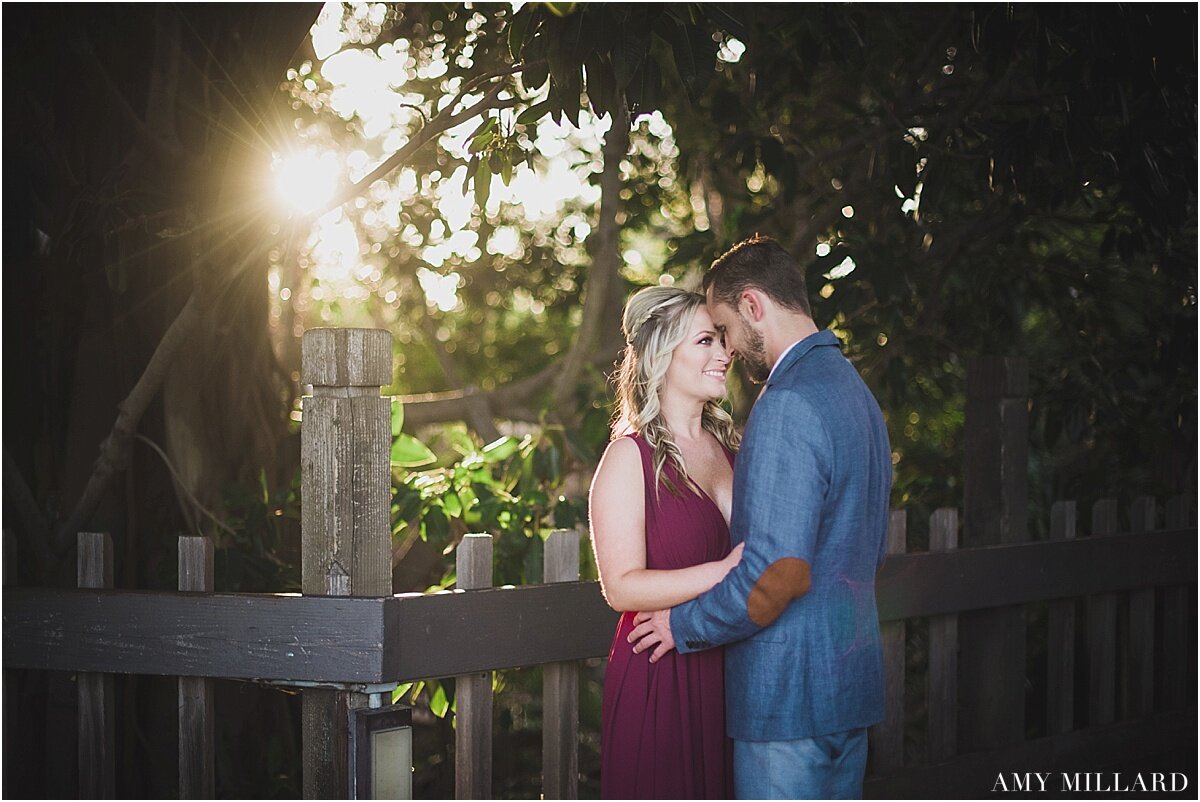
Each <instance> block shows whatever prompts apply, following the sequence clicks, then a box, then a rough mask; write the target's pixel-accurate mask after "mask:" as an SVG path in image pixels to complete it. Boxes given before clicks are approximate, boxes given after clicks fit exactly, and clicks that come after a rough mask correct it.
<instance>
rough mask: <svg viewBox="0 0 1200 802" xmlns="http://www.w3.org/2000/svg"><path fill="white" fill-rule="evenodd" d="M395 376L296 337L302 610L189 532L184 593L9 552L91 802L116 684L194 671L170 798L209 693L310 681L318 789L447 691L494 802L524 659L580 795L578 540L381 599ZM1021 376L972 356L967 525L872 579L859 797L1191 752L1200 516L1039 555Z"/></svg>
mask: <svg viewBox="0 0 1200 802" xmlns="http://www.w3.org/2000/svg"><path fill="white" fill-rule="evenodd" d="M391 362H392V350H391V340H390V336H389V335H388V334H387V332H383V331H378V330H364V329H318V330H312V331H308V332H306V333H305V335H304V342H303V366H302V375H303V377H304V379H303V381H304V382H305V383H306V384H309V385H311V386H312V392H311V394H310V395H307V396H306V397H305V398H304V400H303V426H302V430H301V470H302V485H303V499H304V504H303V508H302V510H301V541H302V590H303V595H283V594H280V595H270V594H262V595H248V594H221V593H212V592H210V591H211V589H212V587H213V585H212V545H211V543H209V542H208V540H207V539H205V538H198V537H183V538H180V552H179V554H180V559H179V581H178V592H175V593H150V592H139V591H131V590H114V589H112V577H113V565H112V546H111V541H110V540H109V538H108V536H107V535H103V534H96V533H81V534H80V536H79V575H78V588H77V589H72V590H60V589H40V588H15V587H11V586H10V584H9V583H8V578H9V573H10V572H9V570H8V569H9V567H10V566H12V565H13V564H14V560H15V554H14V552H13V550H12V548H11V544H10V538H9V537H8V536H6V537H5V543H4V549H5V560H4V564H5V568H6V572H5V573H6V582H5V587H4V594H3V595H4V598H3V604H4V607H3V646H4V651H3V665H4V668H5V669H11V668H21V669H34V670H58V671H70V672H74V673H75V674H76V679H77V682H76V687H77V711H78V716H77V718H78V726H79V744H78V751H79V762H80V772H79V777H80V786H79V795H80V796H81V797H85V798H105V797H112V796H113V795H114V790H115V786H114V765H115V764H114V761H115V755H114V753H115V740H114V738H113V724H114V720H115V719H114V716H115V711H114V702H115V698H114V694H113V675H114V674H158V675H166V676H176V677H178V678H179V679H178V684H179V782H180V787H179V795H180V797H181V798H210V797H212V796H213V793H214V790H215V789H214V784H213V777H214V770H213V764H214V760H215V750H214V748H213V726H212V724H213V717H214V715H217V714H219V711H214V709H213V702H212V694H211V680H212V679H213V678H233V679H246V680H249V679H256V680H268V681H273V682H276V683H279V684H283V685H293V686H296V687H300V688H302V692H303V698H302V729H303V741H302V747H301V748H302V751H303V755H302V762H303V766H304V778H303V783H304V796H305V797H306V798H339V797H345V796H346V795H347V794H348V793H349V782H348V780H349V773H348V769H349V765H348V760H349V756H348V750H347V740H348V738H347V736H348V719H349V715H348V714H349V711H350V710H351V709H354V708H360V707H366V706H376V705H378V704H380V703H382V702H383V701H384V699H385V697H386V694H387V691H388V690H390V689H391V688H393V687H395V685H396V684H397V683H399V682H404V681H408V680H415V679H424V678H433V677H448V676H453V677H455V678H456V713H455V714H456V727H455V731H456V732H455V735H456V749H455V764H456V765H455V778H456V779H455V781H456V796H457V797H458V798H486V797H491V796H493V795H494V791H493V785H492V771H491V765H492V764H491V752H492V737H491V735H492V722H493V715H492V690H491V689H492V683H491V678H490V677H489V676H488V672H490V671H494V670H497V669H503V668H516V667H523V666H530V665H543V666H544V669H543V670H544V682H543V712H544V728H543V767H542V768H543V795H544V797H545V798H547V799H555V798H574V797H576V796H577V794H578V782H579V773H578V739H579V732H578V707H579V682H578V677H579V661H580V660H584V659H589V658H596V657H602V656H604V655H605V654H607V651H608V647H609V642H610V639H611V636H612V632H613V629H614V627H615V623H616V614H615V613H613V612H612V611H611V610H609V609H608V607H607V606H606V605H605V603H604V601H603V599H602V598H601V596H600V591H599V588H598V586H597V585H596V584H595V583H586V582H579V581H578V579H579V562H580V561H579V551H580V541H581V537H582V533H580V532H575V531H569V530H560V531H557V532H554V533H552V534H551V535H550V537H549V539H548V540H547V542H546V548H545V566H544V569H545V570H544V576H545V577H546V579H547V581H548V582H549V584H546V585H538V586H530V587H520V588H493V587H492V585H493V577H492V542H491V540H492V539H491V537H490V536H488V535H468V536H466V537H465V538H464V540H463V542H462V543H461V545H460V546H459V549H458V554H457V565H458V580H459V582H458V586H459V589H460V590H457V591H455V592H445V593H437V594H430V595H402V596H389V595H388V594H389V592H390V590H391V582H390V564H391V563H390V558H391V551H390V545H391V530H390V521H389V500H390V499H389V491H390V482H391V471H390V467H389V463H388V427H389V420H390V418H389V408H388V402H387V400H386V399H383V398H381V397H380V388H381V387H382V386H383V385H386V384H389V383H390V381H391ZM1027 373H1028V370H1027V366H1026V363H1025V362H1024V361H1023V360H1020V359H1012V358H998V357H997V358H991V357H989V358H978V359H975V360H972V361H970V362H969V363H968V371H967V397H968V400H967V408H966V415H967V417H966V432H965V434H966V436H965V451H966V453H965V454H964V483H963V487H964V499H965V506H964V509H963V514H962V526H961V527H960V524H959V512H958V511H957V510H953V509H943V510H938V511H937V512H935V513H934V514H933V516H931V518H930V521H929V539H928V542H929V544H930V547H929V550H928V551H927V552H924V553H913V552H909V550H908V546H907V544H908V527H909V521H908V519H907V515H906V513H905V512H904V511H903V510H898V511H894V512H893V513H892V515H891V519H890V529H889V543H888V548H889V552H890V556H889V558H888V560H887V562H886V563H885V564H884V567H883V569H882V570H881V572H880V574H879V576H878V579H877V594H878V605H879V613H880V618H881V621H882V622H883V623H882V637H883V648H884V654H885V660H886V664H887V671H886V677H887V717H886V719H885V720H884V721H883V722H881V723H880V724H879V725H877V726H875V727H873V728H872V731H871V764H870V766H869V774H868V783H867V787H866V791H867V794H868V795H872V796H883V797H896V798H900V797H912V796H917V797H946V798H949V797H954V798H977V797H983V796H985V795H988V794H991V793H992V792H993V790H994V787H995V781H996V778H997V772H1008V773H1009V774H1010V775H1011V773H1012V772H1029V771H1053V770H1057V769H1063V770H1066V769H1068V768H1073V769H1074V770H1075V771H1083V772H1094V771H1099V770H1101V768H1103V767H1105V766H1109V765H1116V764H1115V763H1114V762H1113V761H1116V760H1118V759H1124V760H1126V761H1132V763H1131V765H1149V763H1139V762H1138V761H1152V760H1153V759H1155V758H1157V757H1158V756H1161V755H1162V754H1163V753H1164V752H1167V751H1170V750H1171V749H1175V750H1178V749H1179V747H1180V744H1183V745H1184V748H1185V753H1186V747H1187V744H1188V743H1189V742H1190V743H1191V744H1194V743H1195V733H1196V709H1195V690H1196V687H1195V676H1196V674H1195V657H1196V642H1195V633H1196V599H1195V592H1196V518H1195V500H1194V499H1191V498H1174V499H1171V500H1170V501H1168V502H1167V504H1166V505H1165V507H1164V508H1163V509H1161V510H1160V508H1159V507H1158V505H1157V503H1156V502H1155V500H1154V499H1150V498H1139V499H1137V500H1136V501H1135V502H1134V503H1133V505H1132V506H1131V507H1130V508H1129V509H1128V510H1127V515H1126V516H1125V518H1124V519H1123V520H1126V521H1128V522H1129V524H1128V525H1127V526H1125V527H1124V528H1125V530H1126V531H1124V532H1121V531H1120V530H1121V529H1122V525H1121V524H1120V523H1119V520H1121V519H1120V518H1119V516H1118V512H1119V510H1118V507H1117V503H1116V502H1115V501H1111V500H1105V501H1101V502H1098V503H1096V504H1095V505H1094V507H1093V509H1092V510H1091V514H1090V518H1089V521H1088V523H1087V525H1085V526H1082V527H1077V525H1076V517H1077V516H1076V510H1075V504H1074V503H1073V502H1059V503H1058V504H1056V505H1054V508H1053V510H1052V512H1051V521H1050V529H1049V532H1050V538H1049V540H1044V541H1038V542H1030V541H1029V527H1028V521H1027V516H1028V507H1029V505H1028V489H1027V487H1026V483H1027V478H1026V477H1027V467H1028V452H1027V442H1028V425H1027V413H1028V403H1027V398H1026V396H1027V395H1028V390H1027V388H1028V375H1027ZM1160 513H1161V514H1160ZM1077 528H1078V529H1079V530H1080V531H1079V532H1078V533H1077V532H1076V529H1077ZM960 529H961V533H960ZM1077 535H1078V536H1077ZM960 538H961V542H960ZM1029 644H1035V645H1037V644H1040V646H1039V647H1038V648H1040V649H1041V650H1042V651H1044V653H1045V654H1044V660H1042V661H1041V662H1038V661H1036V660H1034V661H1031V660H1028V659H1027V654H1037V653H1038V652H1037V651H1036V649H1034V650H1031V649H1029V648H1027V646H1028V645H1029ZM914 658H915V659H914ZM922 658H923V659H924V662H923V663H922ZM1031 666H1033V667H1032V668H1031ZM1039 666H1041V667H1039ZM910 667H911V668H912V670H913V671H918V672H920V673H919V674H914V675H913V676H911V677H906V672H907V671H909V670H910ZM1031 672H1034V673H1041V674H1042V676H1032V675H1031ZM917 679H920V680H921V681H920V682H916V681H914V680H917ZM10 680H11V676H10V675H9V673H8V672H6V675H5V697H6V699H9V698H11V696H10V691H11V690H12V689H13V685H12V683H11V682H10ZM918 686H923V687H918ZM1031 687H1040V688H1044V689H1045V691H1044V697H1045V698H1044V700H1043V701H1044V704H1043V705H1041V706H1040V707H1038V706H1036V705H1033V706H1030V709H1031V710H1034V711H1044V712H1039V715H1042V716H1044V720H1043V721H1029V720H1027V715H1026V707H1027V704H1026V691H1027V689H1028V688H1031ZM10 709H11V706H9V707H6V709H5V713H6V724H7V720H8V719H7V716H8V713H9V710H10ZM7 731H8V730H6V732H7ZM1194 755H1195V749H1194V748H1192V749H1191V752H1190V754H1189V756H1188V757H1187V762H1188V766H1187V767H1186V769H1183V770H1186V771H1194V768H1195V761H1194ZM1164 768H1166V767H1164ZM1193 780H1194V778H1193ZM1192 790H1194V788H1193V789H1192Z"/></svg>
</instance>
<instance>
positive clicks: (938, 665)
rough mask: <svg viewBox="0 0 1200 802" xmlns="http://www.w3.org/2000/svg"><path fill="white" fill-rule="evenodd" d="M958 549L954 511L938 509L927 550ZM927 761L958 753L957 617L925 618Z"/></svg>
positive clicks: (955, 512) (939, 759)
mask: <svg viewBox="0 0 1200 802" xmlns="http://www.w3.org/2000/svg"><path fill="white" fill-rule="evenodd" d="M957 548H958V510H955V509H949V508H946V509H940V510H937V511H935V512H934V513H933V515H931V516H930V517H929V550H930V551H932V552H936V551H954V550H955V549H957ZM927 682H928V689H929V693H928V705H929V759H930V760H931V761H932V762H935V763H936V762H939V761H942V760H946V759H948V758H950V757H953V756H954V755H955V754H956V753H957V751H958V616H957V615H954V614H951V615H935V616H930V618H929V676H928V679H927Z"/></svg>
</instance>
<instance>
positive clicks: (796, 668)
mask: <svg viewBox="0 0 1200 802" xmlns="http://www.w3.org/2000/svg"><path fill="white" fill-rule="evenodd" d="M704 289H705V293H706V295H707V299H708V308H709V312H710V313H711V314H712V318H713V321H714V323H716V325H717V328H718V329H719V330H720V331H721V332H722V333H723V334H724V336H725V342H726V347H728V348H729V349H730V350H731V351H733V352H734V354H735V355H736V356H737V357H738V358H740V359H741V360H742V361H743V362H745V364H746V369H747V372H748V373H749V375H750V378H751V379H752V380H753V381H754V382H756V383H763V382H765V383H766V387H765V388H764V389H763V391H762V393H761V395H760V396H759V398H758V401H757V402H756V403H755V405H754V409H753V410H752V412H751V415H750V420H749V422H748V424H747V426H746V433H745V437H744V439H743V441H742V447H741V451H740V452H739V453H738V456H737V462H736V468H735V471H734V485H733V514H732V521H731V525H730V532H731V536H732V540H733V543H734V544H737V543H740V542H744V543H745V552H744V554H743V556H742V561H741V563H740V564H739V565H738V566H737V567H735V568H734V569H733V570H732V571H730V573H729V574H728V575H727V576H726V577H725V579H724V580H723V581H722V582H721V583H720V584H719V585H717V586H716V587H714V588H713V589H712V590H710V591H709V592H707V593H705V594H704V595H703V596H701V597H700V598H698V599H696V600H694V601H691V602H688V603H686V604H682V605H680V606H678V607H675V608H673V609H672V610H669V611H659V612H656V613H642V614H640V615H639V618H638V621H639V626H638V627H637V628H636V629H634V631H633V633H632V634H631V635H630V640H631V641H636V642H637V645H636V647H635V651H638V652H641V651H645V650H647V649H652V650H653V651H652V652H651V658H650V659H651V660H657V659H658V658H659V657H661V656H662V655H663V654H665V653H666V652H667V651H669V650H670V649H672V648H677V649H678V650H679V651H680V652H690V651H697V650H700V649H707V648H711V647H713V646H719V645H722V644H728V647H727V649H726V651H725V699H726V707H727V713H726V721H727V728H728V730H729V735H730V737H732V738H733V739H734V787H735V792H736V795H737V796H738V798H741V799H835V798H856V797H861V795H862V780H863V774H864V772H865V770H866V760H867V729H866V728H867V727H868V726H870V725H871V724H874V723H876V722H878V721H880V720H882V719H883V714H884V692H883V657H882V651H881V648H880V641H879V619H878V615H877V613H876V609H875V573H876V571H877V570H878V568H879V565H880V564H881V563H882V561H883V556H884V544H885V536H886V533H887V517H888V495H889V493H890V491H891V478H892V461H891V448H890V446H889V444H888V436H887V430H886V428H885V426H884V422H883V415H882V414H881V413H880V411H879V405H878V404H877V403H876V401H875V399H874V397H873V396H872V395H871V392H870V391H869V390H868V389H867V386H866V385H865V384H864V383H863V381H862V379H861V378H860V377H859V375H858V372H857V371H856V370H855V369H854V367H853V366H852V365H851V364H850V363H849V362H848V361H847V360H846V359H845V357H843V356H842V354H841V351H840V350H839V348H838V340H837V338H836V337H835V336H834V334H833V333H832V332H830V331H819V330H818V329H817V327H816V324H815V323H814V322H813V320H812V313H811V311H810V308H809V304H808V296H807V292H806V289H805V282H804V273H803V272H802V270H801V268H800V267H799V266H798V265H797V264H796V262H795V261H794V260H793V259H792V258H791V256H790V255H789V254H788V253H787V251H785V250H784V249H783V248H782V247H780V245H779V244H778V243H776V242H775V241H774V240H772V239H769V238H767V237H753V238H751V239H749V240H746V241H744V242H741V243H738V244H737V245H735V246H734V247H733V248H731V249H730V250H729V251H728V252H727V253H725V254H724V255H723V256H721V257H720V258H719V259H717V260H716V261H715V262H714V263H713V265H712V267H711V268H710V269H709V271H708V273H707V274H706V275H705V277H704Z"/></svg>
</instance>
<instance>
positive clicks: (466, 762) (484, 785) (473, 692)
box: [454, 534, 492, 799]
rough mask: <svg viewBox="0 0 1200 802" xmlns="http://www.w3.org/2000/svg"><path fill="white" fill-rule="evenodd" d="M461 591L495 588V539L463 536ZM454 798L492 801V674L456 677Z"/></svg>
mask: <svg viewBox="0 0 1200 802" xmlns="http://www.w3.org/2000/svg"><path fill="white" fill-rule="evenodd" d="M455 560H456V564H457V569H458V589H459V590H478V589H480V588H490V587H491V586H492V536H491V535H488V534H474V535H464V536H463V539H462V542H461V543H459V544H458V549H457V552H456V554H455ZM454 707H455V714H454V798H455V799H491V798H492V672H490V671H480V672H477V673H475V674H464V675H462V676H459V677H455V678H454Z"/></svg>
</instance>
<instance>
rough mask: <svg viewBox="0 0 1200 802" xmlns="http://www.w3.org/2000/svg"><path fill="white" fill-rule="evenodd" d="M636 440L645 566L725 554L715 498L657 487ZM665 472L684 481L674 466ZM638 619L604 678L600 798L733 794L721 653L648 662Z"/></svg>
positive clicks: (648, 456) (650, 461) (621, 637)
mask: <svg viewBox="0 0 1200 802" xmlns="http://www.w3.org/2000/svg"><path fill="white" fill-rule="evenodd" d="M630 437H631V439H632V440H633V441H634V442H635V443H637V445H638V450H639V451H640V452H641V457H642V476H643V477H644V479H645V488H646V491H645V492H646V567H647V568H651V569H661V570H671V569H677V568H687V567H689V566H693V565H698V564H700V563H705V562H712V561H714V560H720V559H722V558H723V557H725V556H726V555H727V554H728V553H729V550H730V543H729V526H728V525H727V524H726V523H725V518H724V516H722V515H721V511H720V509H719V508H718V507H717V505H716V503H715V502H714V501H713V500H712V499H711V498H709V497H708V496H707V495H706V494H704V493H703V492H699V491H697V490H696V489H695V488H692V487H685V488H683V490H682V495H679V496H677V495H675V494H673V493H672V492H671V491H670V490H668V489H667V488H666V487H665V486H662V487H661V488H660V489H659V492H657V493H656V492H655V488H654V452H653V449H652V448H651V447H650V446H649V444H647V443H646V441H645V440H643V439H642V437H641V436H640V435H637V434H635V435H630ZM727 456H728V457H729V460H730V464H732V463H733V455H732V454H729V453H728V452H727ZM663 473H664V474H667V475H668V476H670V478H671V480H672V481H673V482H674V483H675V486H676V487H680V485H681V484H682V483H681V482H680V481H678V475H677V474H676V472H675V470H674V468H673V467H671V465H670V463H668V464H667V465H666V466H664V467H663ZM635 615H636V613H635V612H626V613H623V614H622V615H621V620H620V622H619V623H618V625H617V631H616V634H615V635H614V636H613V643H612V649H611V650H610V651H609V655H608V667H607V669H606V670H605V674H604V703H603V708H602V719H601V735H600V796H601V798H603V799H732V798H733V758H732V755H733V753H732V745H731V743H732V742H731V741H730V740H729V739H728V738H727V737H726V735H725V664H724V649H722V648H716V649H708V650H706V651H702V652H696V653H694V654H679V653H678V652H676V651H674V650H672V651H670V652H668V653H667V654H666V655H665V656H664V657H663V658H662V659H661V660H659V661H658V662H657V663H651V662H650V652H649V651H645V652H642V653H641V654H634V653H633V646H632V645H631V644H630V643H629V642H628V636H629V632H630V630H631V629H633V619H634V616H635Z"/></svg>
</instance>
